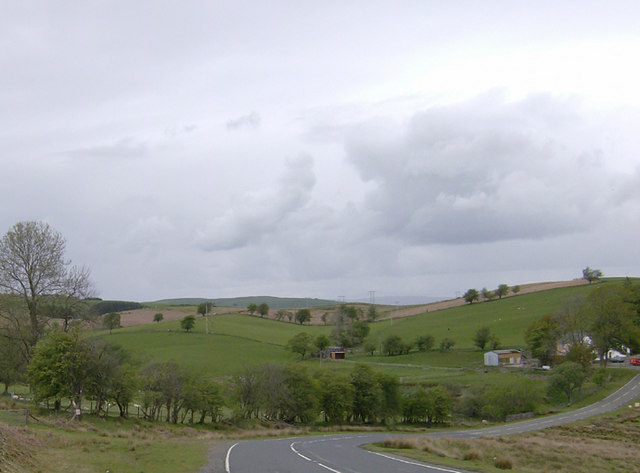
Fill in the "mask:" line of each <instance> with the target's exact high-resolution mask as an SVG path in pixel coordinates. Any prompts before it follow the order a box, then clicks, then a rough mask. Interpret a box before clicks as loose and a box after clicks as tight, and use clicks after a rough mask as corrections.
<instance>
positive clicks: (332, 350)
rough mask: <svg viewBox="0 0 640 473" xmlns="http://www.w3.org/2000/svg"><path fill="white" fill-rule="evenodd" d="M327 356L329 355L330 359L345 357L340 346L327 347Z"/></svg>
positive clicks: (342, 358)
mask: <svg viewBox="0 0 640 473" xmlns="http://www.w3.org/2000/svg"><path fill="white" fill-rule="evenodd" d="M328 351H329V356H331V359H332V360H344V359H345V355H346V353H345V350H344V348H342V347H329V348H328Z"/></svg>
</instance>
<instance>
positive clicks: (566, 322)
mask: <svg viewBox="0 0 640 473" xmlns="http://www.w3.org/2000/svg"><path fill="white" fill-rule="evenodd" d="M554 319H555V320H556V322H557V324H558V330H559V332H560V334H561V335H562V340H563V341H564V342H567V343H571V344H573V345H575V344H585V343H587V342H588V337H587V336H588V332H589V324H590V315H589V311H588V304H587V298H586V296H585V295H584V294H578V295H574V296H571V297H568V298H566V299H564V300H563V301H562V304H561V306H560V309H559V310H558V312H557V313H556V314H555V315H554Z"/></svg>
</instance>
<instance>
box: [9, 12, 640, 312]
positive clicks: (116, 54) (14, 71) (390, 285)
mask: <svg viewBox="0 0 640 473" xmlns="http://www.w3.org/2000/svg"><path fill="white" fill-rule="evenodd" d="M639 18H640V2H637V1H635V0H629V1H616V0H613V1H609V2H602V1H588V0H580V1H563V2H557V1H548V0H541V1H536V2H530V1H518V0H504V1H499V0H494V1H492V0H488V1H484V2H478V1H471V0H470V1H464V0H460V1H450V2H442V1H430V0H418V1H408V0H397V1H393V2H391V1H377V0H366V1H359V0H351V1H344V0H339V1H338V0H326V1H322V2H317V1H293V0H290V1H282V0H272V1H269V2H256V1H253V0H251V1H250V0H232V1H231V0H230V1H220V0H218V1H217V0H211V1H204V0H203V1H188V0H187V1H183V2H162V1H147V0H138V1H135V2H131V1H118V0H90V1H82V2H79V1H66V0H62V1H58V2H48V1H44V0H43V1H29V0H17V1H16V0H4V1H3V2H2V14H1V15H0V164H1V166H0V172H1V173H2V185H1V186H0V199H1V201H2V202H3V204H2V206H0V234H4V233H5V232H6V231H8V230H9V229H10V228H11V227H12V226H13V225H14V224H15V223H16V222H19V221H28V220H36V221H43V222H47V223H48V224H49V225H50V226H51V227H53V228H54V229H55V230H57V231H58V232H60V233H61V234H62V235H63V236H64V237H65V238H66V240H67V257H68V258H69V259H70V260H71V261H72V262H73V263H74V264H76V265H79V266H86V267H88V268H89V269H90V270H91V277H92V280H93V282H94V285H95V288H96V292H97V294H98V295H99V296H100V297H102V298H105V299H126V300H136V301H151V300H157V299H163V298H174V297H207V298H218V297H235V296H250V295H271V296H282V297H287V296H291V297H317V298H328V299H341V298H345V299H346V300H349V299H354V300H355V299H358V298H367V297H369V295H370V294H371V293H370V291H375V296H376V297H379V298H383V297H400V296H431V297H442V298H450V297H455V296H457V295H459V294H460V293H462V292H464V291H466V290H467V289H469V288H477V289H481V288H483V287H487V288H489V289H492V288H495V287H497V286H498V285H499V284H503V283H504V284H509V285H515V284H525V283H530V282H541V281H556V280H566V279H574V278H579V277H581V275H582V269H583V268H585V267H587V266H590V267H592V268H597V269H601V270H602V271H603V273H604V275H605V276H640V271H639V268H640V251H639V250H638V247H639V239H638V236H639V235H640V156H639V154H638V153H639V151H640V139H639V135H638V124H639V123H640V91H639V86H638V84H640V62H639V61H638V58H640V20H639Z"/></svg>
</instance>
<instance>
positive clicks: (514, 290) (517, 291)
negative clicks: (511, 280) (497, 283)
mask: <svg viewBox="0 0 640 473" xmlns="http://www.w3.org/2000/svg"><path fill="white" fill-rule="evenodd" d="M511 292H512V293H513V294H517V293H519V292H520V286H513V287H512V288H511Z"/></svg>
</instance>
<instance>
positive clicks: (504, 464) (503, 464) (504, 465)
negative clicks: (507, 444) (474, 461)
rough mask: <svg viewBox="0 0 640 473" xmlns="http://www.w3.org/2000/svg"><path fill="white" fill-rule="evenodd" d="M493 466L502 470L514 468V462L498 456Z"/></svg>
mask: <svg viewBox="0 0 640 473" xmlns="http://www.w3.org/2000/svg"><path fill="white" fill-rule="evenodd" d="M493 466H495V467H496V468H500V469H501V470H511V469H512V468H513V462H512V461H511V460H510V459H509V458H505V457H497V458H496V459H495V460H494V462H493Z"/></svg>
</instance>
